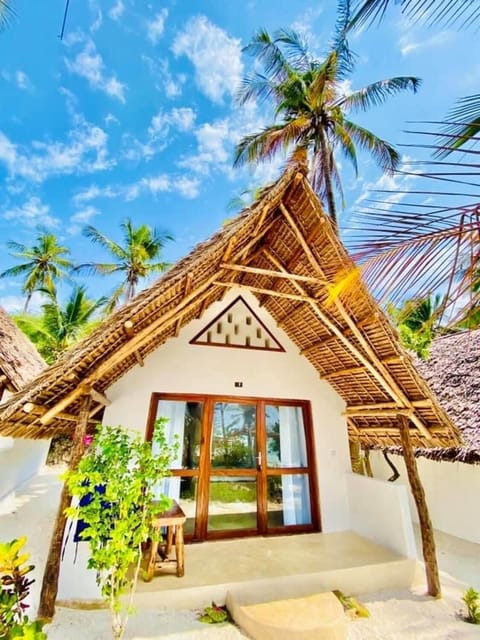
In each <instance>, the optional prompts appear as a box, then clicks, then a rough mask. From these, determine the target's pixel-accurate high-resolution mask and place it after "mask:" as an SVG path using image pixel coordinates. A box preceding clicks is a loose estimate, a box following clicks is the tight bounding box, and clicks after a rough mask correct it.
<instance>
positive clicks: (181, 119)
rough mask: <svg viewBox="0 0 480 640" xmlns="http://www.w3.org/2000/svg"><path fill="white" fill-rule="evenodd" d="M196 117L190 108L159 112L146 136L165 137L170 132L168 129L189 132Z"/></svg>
mask: <svg viewBox="0 0 480 640" xmlns="http://www.w3.org/2000/svg"><path fill="white" fill-rule="evenodd" d="M196 115H197V114H196V112H195V111H194V110H193V109H191V108H190V107H179V108H174V109H172V110H171V111H170V112H169V113H164V112H163V111H159V112H158V113H157V114H156V115H154V116H153V118H152V120H151V122H150V126H149V128H148V134H149V136H150V137H151V138H156V137H157V136H160V135H161V136H166V135H168V133H169V131H170V127H174V128H175V129H176V130H178V131H182V132H186V131H190V130H191V128H192V127H193V124H194V122H195V118H196Z"/></svg>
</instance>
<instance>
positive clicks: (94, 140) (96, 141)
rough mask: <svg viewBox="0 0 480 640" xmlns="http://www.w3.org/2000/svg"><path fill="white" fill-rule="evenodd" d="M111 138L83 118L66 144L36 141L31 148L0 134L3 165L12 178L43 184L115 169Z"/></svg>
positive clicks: (71, 132) (0, 162)
mask: <svg viewBox="0 0 480 640" xmlns="http://www.w3.org/2000/svg"><path fill="white" fill-rule="evenodd" d="M107 142H108V136H107V134H106V133H105V131H103V129H101V128H100V127H97V126H95V125H93V124H91V123H89V122H87V121H85V120H84V119H83V118H82V117H81V116H76V126H75V128H73V129H71V130H70V131H69V132H68V134H67V141H66V142H58V141H54V142H52V141H47V142H45V141H38V140H34V141H33V142H32V143H31V146H30V147H27V146H19V145H16V144H14V143H13V142H12V141H11V140H10V139H9V138H8V137H7V136H6V135H5V134H4V133H2V132H1V131H0V164H4V165H5V166H6V168H7V170H8V172H9V174H10V177H11V178H23V179H26V180H30V181H32V182H43V181H44V180H46V179H47V178H49V177H51V176H55V175H70V174H82V173H93V172H96V171H102V170H104V169H108V168H110V167H112V166H113V164H114V161H113V160H111V159H110V158H109V157H108V148H107Z"/></svg>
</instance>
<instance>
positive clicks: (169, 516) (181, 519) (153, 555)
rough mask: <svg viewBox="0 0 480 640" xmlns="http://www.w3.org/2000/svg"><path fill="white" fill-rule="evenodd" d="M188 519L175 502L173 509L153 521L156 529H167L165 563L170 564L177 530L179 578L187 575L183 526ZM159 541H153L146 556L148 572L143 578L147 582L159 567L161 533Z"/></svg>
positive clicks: (176, 552) (176, 543)
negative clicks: (169, 557) (158, 556)
mask: <svg viewBox="0 0 480 640" xmlns="http://www.w3.org/2000/svg"><path fill="white" fill-rule="evenodd" d="M186 519H187V517H186V515H185V514H184V513H183V511H182V509H181V508H180V506H179V505H178V504H177V503H176V502H175V501H174V502H173V505H172V507H171V508H170V509H169V510H168V511H163V512H162V513H158V514H157V515H156V516H155V518H154V521H153V526H154V528H155V529H161V528H163V527H165V528H166V529H167V539H166V544H165V551H164V552H163V554H162V555H163V556H164V558H165V561H166V562H168V556H169V555H170V553H171V552H172V546H173V533H174V529H175V560H174V562H175V564H176V568H177V576H178V577H179V578H181V577H182V576H183V575H184V573H185V565H184V543H183V525H184V524H185V521H186ZM155 537H156V538H157V540H152V541H151V544H150V547H149V548H148V550H147V552H146V554H145V566H146V570H145V573H144V576H143V579H144V581H145V582H149V581H150V580H151V579H152V578H153V576H154V574H155V568H156V565H157V554H158V547H159V542H158V539H159V538H160V533H159V535H158V536H155Z"/></svg>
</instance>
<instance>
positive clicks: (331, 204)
mask: <svg viewBox="0 0 480 640" xmlns="http://www.w3.org/2000/svg"><path fill="white" fill-rule="evenodd" d="M319 142H320V145H319V146H318V145H317V143H315V148H314V159H313V161H314V163H315V158H316V157H317V154H318V153H319V152H320V155H321V159H322V173H323V179H324V180H325V191H326V196H327V205H328V214H329V216H330V219H331V221H332V224H333V228H334V229H335V232H336V234H337V235H338V221H337V207H336V205H335V196H334V194H333V184H332V167H331V164H330V158H329V153H328V151H329V150H328V147H327V140H326V138H325V133H324V132H323V131H322V130H319ZM314 178H315V176H314ZM314 184H315V181H314Z"/></svg>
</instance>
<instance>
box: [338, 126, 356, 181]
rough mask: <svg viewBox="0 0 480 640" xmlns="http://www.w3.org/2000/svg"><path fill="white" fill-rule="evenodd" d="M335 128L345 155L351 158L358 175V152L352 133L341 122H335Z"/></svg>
mask: <svg viewBox="0 0 480 640" xmlns="http://www.w3.org/2000/svg"><path fill="white" fill-rule="evenodd" d="M333 130H334V136H335V138H336V140H337V141H338V144H339V145H340V148H341V150H342V152H343V154H344V156H345V157H346V158H348V160H350V162H351V163H352V165H353V168H354V170H355V175H358V163H357V152H356V150H355V144H354V142H353V140H352V137H351V135H350V133H349V132H348V131H347V129H346V128H345V127H344V126H343V125H342V124H341V123H340V122H334V123H333Z"/></svg>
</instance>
